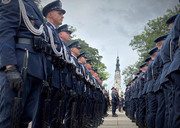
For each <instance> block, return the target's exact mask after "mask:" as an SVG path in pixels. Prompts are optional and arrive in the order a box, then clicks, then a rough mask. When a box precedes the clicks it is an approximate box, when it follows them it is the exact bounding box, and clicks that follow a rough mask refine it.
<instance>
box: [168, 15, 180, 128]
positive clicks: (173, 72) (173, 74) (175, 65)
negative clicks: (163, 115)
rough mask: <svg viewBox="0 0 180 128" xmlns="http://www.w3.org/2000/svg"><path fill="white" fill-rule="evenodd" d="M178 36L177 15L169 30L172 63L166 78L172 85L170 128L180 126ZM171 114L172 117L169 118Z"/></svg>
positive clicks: (178, 22) (179, 23) (179, 44)
mask: <svg viewBox="0 0 180 128" xmlns="http://www.w3.org/2000/svg"><path fill="white" fill-rule="evenodd" d="M179 35H180V14H178V15H177V17H176V20H175V22H174V26H173V28H172V30H171V36H172V38H171V39H172V43H171V47H172V50H171V54H172V56H173V60H172V63H171V65H170V67H169V71H168V76H169V78H170V82H171V84H172V85H173V110H172V111H171V112H170V117H172V118H173V120H172V121H173V122H171V123H172V126H171V127H174V128H177V127H179V126H180V121H179V118H180V107H179V106H180V103H179V99H180V86H179V84H180V79H179V78H180V57H179V56H180V43H179ZM171 114H172V115H173V116H171Z"/></svg>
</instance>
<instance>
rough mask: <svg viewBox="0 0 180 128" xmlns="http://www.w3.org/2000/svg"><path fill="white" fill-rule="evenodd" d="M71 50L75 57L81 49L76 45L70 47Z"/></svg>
mask: <svg viewBox="0 0 180 128" xmlns="http://www.w3.org/2000/svg"><path fill="white" fill-rule="evenodd" d="M71 51H72V54H73V55H75V56H76V57H77V56H79V55H80V52H81V49H80V48H77V47H74V48H71Z"/></svg>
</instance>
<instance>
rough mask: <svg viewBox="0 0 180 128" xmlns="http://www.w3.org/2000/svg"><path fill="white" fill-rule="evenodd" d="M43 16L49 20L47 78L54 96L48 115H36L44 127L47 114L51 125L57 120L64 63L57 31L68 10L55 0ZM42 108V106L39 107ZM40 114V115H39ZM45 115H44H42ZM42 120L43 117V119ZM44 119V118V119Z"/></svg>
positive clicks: (38, 123)
mask: <svg viewBox="0 0 180 128" xmlns="http://www.w3.org/2000/svg"><path fill="white" fill-rule="evenodd" d="M42 13H43V16H44V17H45V18H46V19H47V22H46V23H45V25H46V26H45V28H46V33H48V34H47V36H46V38H47V41H48V42H49V45H50V46H51V47H52V53H50V54H46V57H47V60H46V64H47V79H48V82H49V84H50V87H51V88H52V89H53V90H52V93H51V94H52V96H51V108H50V113H49V114H48V115H43V114H39V115H37V117H36V127H42V126H40V125H42V124H43V123H40V122H39V118H44V117H45V116H49V117H46V118H49V119H48V121H45V122H48V123H49V125H51V126H54V125H55V121H56V119H57V117H56V115H57V113H56V111H57V106H58V103H59V100H60V99H59V98H60V91H59V89H60V88H61V87H60V85H61V82H62V81H61V79H60V73H61V66H62V63H59V56H61V55H62V54H63V53H62V52H61V51H62V41H61V40H60V38H59V36H58V33H57V31H56V28H57V27H58V26H59V25H61V24H62V21H63V18H64V16H63V15H64V14H65V13H66V11H65V10H64V9H62V4H61V1H57V0H56V1H53V2H51V3H49V4H47V5H46V6H45V7H44V8H43V10H42ZM42 104H43V103H42ZM43 107H44V106H43ZM39 109H40V110H42V109H41V107H40V108H39ZM39 116H40V117H39ZM41 116H44V117H41ZM41 120H42V119H41ZM43 121H44V120H43Z"/></svg>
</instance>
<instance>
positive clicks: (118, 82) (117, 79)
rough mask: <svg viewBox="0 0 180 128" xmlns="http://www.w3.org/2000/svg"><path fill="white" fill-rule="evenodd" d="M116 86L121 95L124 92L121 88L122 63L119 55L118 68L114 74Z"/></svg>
mask: <svg viewBox="0 0 180 128" xmlns="http://www.w3.org/2000/svg"><path fill="white" fill-rule="evenodd" d="M114 87H115V88H116V89H117V90H118V93H119V96H121V94H122V89H121V70H120V64H119V56H118V57H117V60H116V70H115V75H114Z"/></svg>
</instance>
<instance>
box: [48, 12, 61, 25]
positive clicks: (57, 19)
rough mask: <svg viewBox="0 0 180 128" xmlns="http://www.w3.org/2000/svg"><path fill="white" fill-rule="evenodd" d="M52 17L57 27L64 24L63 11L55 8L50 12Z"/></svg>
mask: <svg viewBox="0 0 180 128" xmlns="http://www.w3.org/2000/svg"><path fill="white" fill-rule="evenodd" d="M50 18H51V19H52V20H53V22H54V25H55V26H56V27H57V26H59V25H61V24H62V22H63V19H64V16H63V13H62V12H61V11H57V10H54V11H52V12H50Z"/></svg>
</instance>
